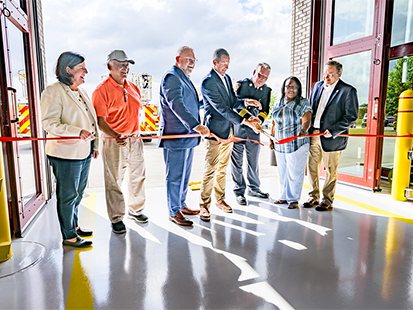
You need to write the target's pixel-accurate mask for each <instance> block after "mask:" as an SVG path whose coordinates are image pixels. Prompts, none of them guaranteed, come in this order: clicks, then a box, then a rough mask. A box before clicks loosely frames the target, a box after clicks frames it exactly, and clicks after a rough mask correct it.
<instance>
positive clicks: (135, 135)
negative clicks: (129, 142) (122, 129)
mask: <svg viewBox="0 0 413 310" xmlns="http://www.w3.org/2000/svg"><path fill="white" fill-rule="evenodd" d="M124 136H125V137H128V138H133V137H139V135H137V134H134V133H133V134H131V135H124Z"/></svg>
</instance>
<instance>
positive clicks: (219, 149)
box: [199, 139, 232, 209]
mask: <svg viewBox="0 0 413 310" xmlns="http://www.w3.org/2000/svg"><path fill="white" fill-rule="evenodd" d="M205 150H206V154H205V167H204V175H203V177H202V184H201V196H200V201H199V205H200V207H201V208H206V209H208V208H209V206H210V205H211V193H212V188H213V189H214V191H215V199H216V202H217V203H221V202H222V201H223V200H224V199H225V181H226V180H225V177H226V173H227V166H228V162H229V160H230V158H231V151H232V143H221V142H218V141H216V140H209V139H206V140H205Z"/></svg>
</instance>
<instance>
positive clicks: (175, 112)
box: [159, 46, 209, 226]
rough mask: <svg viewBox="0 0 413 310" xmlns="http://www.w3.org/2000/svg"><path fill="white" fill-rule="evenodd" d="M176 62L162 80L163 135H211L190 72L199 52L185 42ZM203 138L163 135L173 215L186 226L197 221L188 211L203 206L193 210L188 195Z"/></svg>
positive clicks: (193, 213) (192, 211) (174, 218)
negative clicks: (192, 172)
mask: <svg viewBox="0 0 413 310" xmlns="http://www.w3.org/2000/svg"><path fill="white" fill-rule="evenodd" d="M175 60H176V62H175V65H174V66H172V68H171V69H170V70H169V71H168V72H166V73H165V75H164V76H163V78H162V81H161V87H160V102H161V126H160V132H161V135H182V134H190V133H196V132H199V133H200V134H201V135H203V136H208V135H209V129H208V127H206V126H204V125H202V124H201V121H200V117H199V98H198V94H197V92H196V90H195V87H194V85H193V84H192V82H191V80H190V79H189V74H190V73H191V72H192V70H193V69H194V68H195V61H196V59H195V54H194V51H193V49H192V48H190V47H188V46H182V47H180V48H179V49H178V51H177V53H176V57H175ZM199 141H200V138H199V137H195V138H180V139H161V140H160V141H159V146H160V147H162V148H163V155H164V160H165V165H166V192H167V203H168V208H169V219H170V220H171V221H172V222H174V223H176V224H178V225H183V226H191V225H192V224H193V223H192V221H191V220H189V219H188V218H186V217H185V216H184V214H186V215H196V214H198V213H199V210H191V209H189V208H188V207H187V206H186V203H185V199H186V194H187V191H188V182H189V177H190V175H191V169H192V160H193V154H194V151H193V149H194V147H195V146H197V145H198V144H199Z"/></svg>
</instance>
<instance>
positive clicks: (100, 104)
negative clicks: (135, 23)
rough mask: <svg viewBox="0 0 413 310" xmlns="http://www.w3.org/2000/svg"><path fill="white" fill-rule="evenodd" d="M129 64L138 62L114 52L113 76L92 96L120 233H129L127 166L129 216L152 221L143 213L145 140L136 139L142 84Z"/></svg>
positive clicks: (109, 197) (111, 56) (110, 210)
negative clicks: (131, 76)
mask: <svg viewBox="0 0 413 310" xmlns="http://www.w3.org/2000/svg"><path fill="white" fill-rule="evenodd" d="M129 64H135V61H133V60H132V59H129V58H128V56H127V55H126V53H125V52H124V51H122V50H114V51H112V52H111V53H110V54H109V55H108V60H107V67H108V69H109V77H108V78H107V79H106V80H105V81H103V82H102V83H101V84H99V85H98V86H97V88H96V90H95V91H94V92H93V95H92V101H93V105H94V107H95V110H96V115H97V118H98V124H99V129H100V130H101V131H102V132H103V134H102V136H103V148H102V158H103V166H104V178H105V193H106V205H107V210H108V215H109V219H110V221H111V223H112V230H113V232H114V233H117V234H123V233H125V232H126V227H125V224H124V223H123V217H124V215H125V200H124V196H123V193H122V189H121V185H122V181H123V178H124V175H125V172H126V169H127V168H129V179H128V190H129V199H128V209H129V210H128V217H129V218H131V219H133V220H135V221H136V222H138V223H146V222H147V221H148V217H147V216H146V215H144V214H143V209H144V206H145V184H144V183H145V178H146V176H145V163H144V158H143V143H142V140H140V139H134V137H137V136H138V135H139V111H140V110H141V108H142V102H141V94H140V91H139V89H138V87H137V86H136V85H135V84H133V83H132V82H130V81H128V80H127V79H126V78H127V76H128V73H129ZM107 138H112V139H107ZM113 138H116V139H113Z"/></svg>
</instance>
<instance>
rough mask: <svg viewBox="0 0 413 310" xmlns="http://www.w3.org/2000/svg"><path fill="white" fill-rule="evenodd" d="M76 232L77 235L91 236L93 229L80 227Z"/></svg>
mask: <svg viewBox="0 0 413 310" xmlns="http://www.w3.org/2000/svg"><path fill="white" fill-rule="evenodd" d="M76 232H77V235H78V236H81V237H90V236H92V235H93V231H91V230H89V229H82V228H80V227H79V229H78V230H76Z"/></svg>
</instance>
